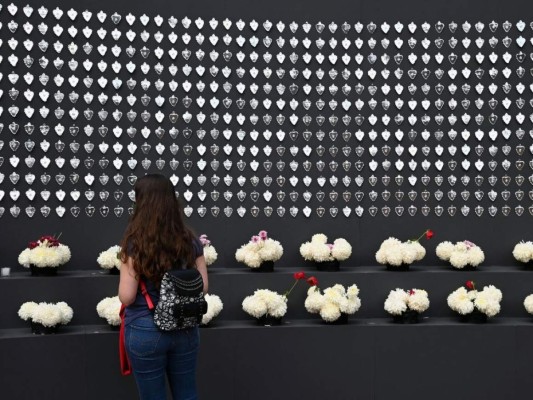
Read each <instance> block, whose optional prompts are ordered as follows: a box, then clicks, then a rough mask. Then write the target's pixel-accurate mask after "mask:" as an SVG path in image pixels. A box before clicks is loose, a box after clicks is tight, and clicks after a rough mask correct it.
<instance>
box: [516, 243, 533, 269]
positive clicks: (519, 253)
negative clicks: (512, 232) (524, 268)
mask: <svg viewBox="0 0 533 400" xmlns="http://www.w3.org/2000/svg"><path fill="white" fill-rule="evenodd" d="M513 256H514V258H515V260H517V261H520V262H521V263H524V264H526V265H527V264H530V263H531V261H532V260H533V242H530V241H529V242H524V241H521V242H520V243H517V244H516V246H515V247H514V249H513ZM530 265H532V264H530Z"/></svg>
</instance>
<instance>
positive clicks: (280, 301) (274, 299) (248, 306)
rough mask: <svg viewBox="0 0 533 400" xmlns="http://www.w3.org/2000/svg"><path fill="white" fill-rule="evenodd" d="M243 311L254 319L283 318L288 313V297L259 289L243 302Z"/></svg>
mask: <svg viewBox="0 0 533 400" xmlns="http://www.w3.org/2000/svg"><path fill="white" fill-rule="evenodd" d="M242 309H243V310H244V312H246V313H247V314H248V315H250V316H252V317H254V318H261V317H264V316H271V317H274V318H281V317H283V316H284V315H285V314H286V313H287V297H286V296H284V295H281V294H279V293H277V292H274V291H272V290H268V289H258V290H256V291H255V292H254V294H253V295H251V296H247V297H246V298H245V299H244V300H243V302H242Z"/></svg>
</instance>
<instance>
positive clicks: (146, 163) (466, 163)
mask: <svg viewBox="0 0 533 400" xmlns="http://www.w3.org/2000/svg"><path fill="white" fill-rule="evenodd" d="M3 159H4V158H3V157H0V160H1V162H0V165H2V164H3ZM89 160H92V159H89ZM20 161H21V159H20V158H19V157H18V156H16V155H12V156H11V157H10V158H9V163H10V164H11V166H12V167H13V168H16V167H17V166H18V165H19V164H20ZM171 161H172V162H171V163H169V165H170V167H171V168H172V169H173V170H175V169H177V168H178V165H179V162H178V161H177V160H175V159H172V160H171ZM228 161H229V160H228ZM24 162H25V164H26V166H28V168H32V167H33V166H34V164H35V162H36V159H35V157H33V156H27V157H26V158H25V159H24ZM54 162H55V165H56V166H57V167H58V168H63V167H64V166H65V164H66V160H65V158H63V157H56V158H55V160H54ZM229 162H231V161H229ZM39 163H40V165H41V166H42V167H43V168H45V169H46V168H48V167H49V166H50V164H51V163H52V160H51V159H50V158H48V157H47V156H43V157H41V158H40V159H39ZM80 163H81V161H80V159H78V158H77V157H73V158H71V159H70V165H71V167H72V168H74V169H77V168H78V167H79V165H80ZM112 164H113V166H114V167H115V169H116V170H121V169H122V167H123V166H124V160H122V159H120V158H118V157H117V158H115V159H114V160H113V162H112ZM165 164H166V161H165V160H163V159H158V160H157V161H156V166H157V167H158V169H159V170H162V169H163V168H164V167H165ZM223 164H224V166H225V168H226V169H227V170H228V171H229V170H230V169H231V165H229V168H228V167H227V166H226V165H228V163H223ZM88 165H90V166H86V167H87V168H88V169H91V168H92V165H93V164H91V162H90V161H89V163H88ZM103 165H104V166H103V168H104V169H105V168H107V166H108V165H109V161H108V160H105V161H104V162H103ZM126 165H127V166H128V167H129V168H130V169H131V170H134V169H135V168H136V167H137V165H138V161H137V160H136V159H134V158H130V159H129V160H127V161H126ZM141 165H142V166H143V168H144V169H145V170H148V169H150V167H151V165H152V161H151V160H150V159H148V158H145V159H144V160H142V162H141ZM292 165H293V166H294V167H296V168H297V167H298V166H297V164H294V163H293V164H292ZM392 165H394V167H395V168H396V170H397V171H403V169H404V168H405V166H406V163H405V162H404V161H403V160H401V159H397V160H396V161H395V162H394V164H393V163H392V162H391V161H389V160H384V161H382V162H381V168H382V169H383V170H385V171H388V170H389V169H390V168H391V167H392ZM432 165H433V167H434V168H435V169H436V170H437V171H442V170H443V168H444V167H445V166H446V165H448V167H449V168H450V169H451V170H452V171H453V170H455V168H456V166H457V161H456V160H454V159H452V160H449V161H448V162H447V163H444V162H443V161H442V160H440V159H438V160H437V161H435V162H433V163H432V162H431V161H428V160H427V159H425V160H424V161H422V162H421V163H419V162H417V161H415V160H414V159H411V160H410V161H409V162H408V163H407V166H408V167H409V169H410V170H411V171H416V169H417V168H418V166H420V168H421V169H422V170H423V171H429V170H430V169H431V166H432ZM460 165H461V167H462V168H463V169H464V170H465V171H468V170H470V167H471V166H472V163H471V162H470V160H468V159H466V158H465V159H463V160H462V161H461V164H460ZM499 165H501V167H502V168H503V169H504V170H505V171H508V170H509V169H510V168H511V167H512V165H513V163H512V162H511V161H509V160H507V159H506V160H503V161H502V162H501V163H498V162H497V161H495V160H491V161H489V162H487V163H485V162H484V161H482V160H481V159H479V158H478V160H477V161H475V162H474V167H475V169H476V170H478V171H482V170H483V169H484V168H485V166H488V167H489V169H490V170H491V171H495V170H496V169H497V168H498V166H499ZM196 166H197V168H198V169H199V170H200V171H204V170H205V169H206V167H207V166H208V162H207V161H206V160H204V159H200V160H198V161H197V162H196ZM239 166H240V168H239V169H240V171H243V170H244V169H245V168H246V162H245V161H242V160H240V161H239ZM259 166H260V163H259V162H258V161H256V160H253V161H252V162H250V163H249V167H250V169H251V170H252V171H257V170H258V168H259ZM357 166H359V168H356V169H358V170H359V171H360V170H362V169H363V167H364V163H363V162H362V161H358V162H357ZM524 166H525V162H524V161H523V160H517V161H516V162H515V167H516V168H517V169H518V170H519V171H520V170H522V169H523V168H524ZM530 166H531V165H530ZM343 167H344V168H345V169H347V170H349V169H350V168H351V164H347V163H343ZM379 167H380V163H378V162H377V161H376V160H374V159H372V160H371V161H370V162H368V168H369V169H370V170H371V171H372V172H375V171H377V170H378V168H379ZM184 168H186V169H188V170H189V169H190V168H187V167H186V166H185V165H184ZM216 168H217V169H218V164H217V166H216ZM334 168H337V164H335V166H334ZM322 169H323V168H322Z"/></svg>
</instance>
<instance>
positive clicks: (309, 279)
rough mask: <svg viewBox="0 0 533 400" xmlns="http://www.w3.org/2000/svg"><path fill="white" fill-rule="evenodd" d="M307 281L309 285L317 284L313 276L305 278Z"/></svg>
mask: <svg viewBox="0 0 533 400" xmlns="http://www.w3.org/2000/svg"><path fill="white" fill-rule="evenodd" d="M307 283H309V284H310V285H311V286H317V285H318V279H316V278H315V277H314V276H311V277H310V278H307Z"/></svg>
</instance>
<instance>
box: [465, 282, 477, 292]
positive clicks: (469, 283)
mask: <svg viewBox="0 0 533 400" xmlns="http://www.w3.org/2000/svg"><path fill="white" fill-rule="evenodd" d="M465 286H466V288H467V289H468V290H474V289H475V288H476V287H475V286H474V282H473V281H466V284H465Z"/></svg>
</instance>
